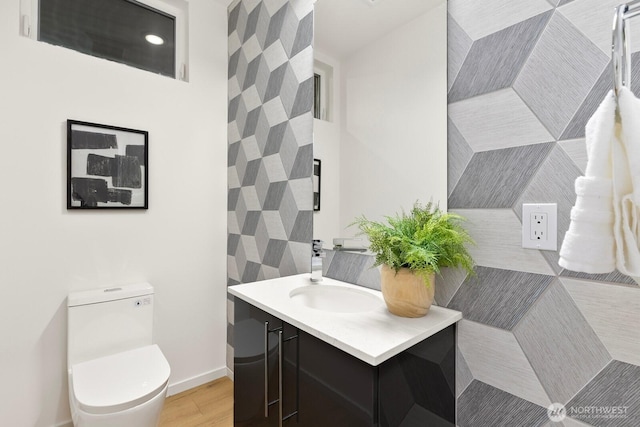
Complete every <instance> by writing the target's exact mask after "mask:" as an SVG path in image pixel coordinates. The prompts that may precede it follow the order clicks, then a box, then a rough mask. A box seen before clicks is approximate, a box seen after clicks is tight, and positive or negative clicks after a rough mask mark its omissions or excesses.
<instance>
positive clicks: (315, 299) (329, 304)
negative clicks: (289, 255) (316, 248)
mask: <svg viewBox="0 0 640 427" xmlns="http://www.w3.org/2000/svg"><path fill="white" fill-rule="evenodd" d="M289 298H291V299H292V300H293V301H295V302H296V303H298V304H302V305H305V306H307V307H309V308H313V309H316V310H322V311H330V312H333V313H361V312H364V311H371V310H375V309H378V308H380V307H384V301H383V300H382V298H381V297H378V296H376V295H373V294H371V293H369V292H366V291H364V290H362V291H361V290H359V289H353V288H347V287H343V286H332V285H309V286H303V287H300V288H296V289H294V290H292V291H291V292H290V293H289Z"/></svg>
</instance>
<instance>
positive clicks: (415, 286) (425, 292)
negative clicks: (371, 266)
mask: <svg viewBox="0 0 640 427" xmlns="http://www.w3.org/2000/svg"><path fill="white" fill-rule="evenodd" d="M381 282H382V296H383V297H384V301H385V302H386V303H387V308H388V309H389V311H390V312H391V313H393V314H395V315H396V316H401V317H422V316H424V315H426V314H427V312H428V311H429V307H431V303H432V302H433V296H434V292H435V274H434V273H431V274H430V275H429V283H425V281H424V280H423V278H422V277H420V276H418V275H416V274H414V273H413V271H411V270H409V269H408V268H401V269H400V270H398V272H397V273H396V271H395V270H393V269H392V268H389V267H388V266H387V265H384V264H383V265H382V270H381Z"/></svg>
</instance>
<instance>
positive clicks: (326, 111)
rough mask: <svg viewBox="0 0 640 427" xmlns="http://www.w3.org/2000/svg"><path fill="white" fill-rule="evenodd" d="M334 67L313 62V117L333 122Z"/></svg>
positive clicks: (316, 61)
mask: <svg viewBox="0 0 640 427" xmlns="http://www.w3.org/2000/svg"><path fill="white" fill-rule="evenodd" d="M332 104H333V67H331V66H330V65H328V64H325V63H324V62H320V61H318V60H314V61H313V117H314V118H315V119H320V120H326V121H329V122H331V121H333V111H332Z"/></svg>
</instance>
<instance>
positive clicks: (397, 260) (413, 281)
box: [352, 202, 474, 317]
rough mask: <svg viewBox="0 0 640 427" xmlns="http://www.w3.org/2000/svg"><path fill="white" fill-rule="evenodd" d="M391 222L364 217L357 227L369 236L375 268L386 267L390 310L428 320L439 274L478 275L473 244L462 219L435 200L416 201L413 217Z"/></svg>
mask: <svg viewBox="0 0 640 427" xmlns="http://www.w3.org/2000/svg"><path fill="white" fill-rule="evenodd" d="M386 220H387V223H386V224H385V223H382V222H377V221H370V220H368V219H366V218H365V217H364V216H361V217H359V218H357V219H356V220H355V222H354V223H353V224H352V225H357V226H358V228H359V229H360V234H364V235H366V236H367V237H368V238H369V242H370V245H369V250H370V251H371V252H373V253H374V254H375V256H376V260H375V264H374V266H378V265H382V269H381V284H382V295H383V296H384V299H385V302H386V304H387V308H388V309H389V311H390V312H391V313H393V314H395V315H398V316H403V317H422V316H424V315H426V314H427V312H428V311H429V307H431V303H432V302H433V296H434V291H435V273H439V272H440V269H441V268H442V267H461V268H463V269H465V270H466V271H467V273H468V274H473V265H474V262H473V259H472V258H471V255H470V254H469V252H468V251H467V248H466V245H467V244H472V243H473V240H472V239H471V237H470V236H469V234H468V233H467V232H466V230H465V229H464V228H463V227H462V225H461V222H463V221H464V218H463V217H462V216H460V215H457V214H453V213H448V212H442V211H441V210H440V208H439V206H438V205H435V204H433V203H432V202H429V203H427V204H426V205H425V206H422V205H421V204H420V203H418V202H416V203H415V204H414V206H413V209H411V212H410V213H409V214H406V213H405V212H404V211H403V212H402V214H396V216H395V217H386Z"/></svg>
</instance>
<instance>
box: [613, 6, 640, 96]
mask: <svg viewBox="0 0 640 427" xmlns="http://www.w3.org/2000/svg"><path fill="white" fill-rule="evenodd" d="M638 15H640V0H635V1H631V2H629V3H625V4H621V5H620V6H618V7H616V12H615V15H614V17H613V40H612V44H611V59H612V61H613V82H614V92H615V95H616V97H617V96H618V91H619V90H620V88H622V87H623V86H624V87H629V86H630V85H631V43H630V40H629V26H628V25H626V21H627V19H629V18H633V17H634V16H638Z"/></svg>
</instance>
